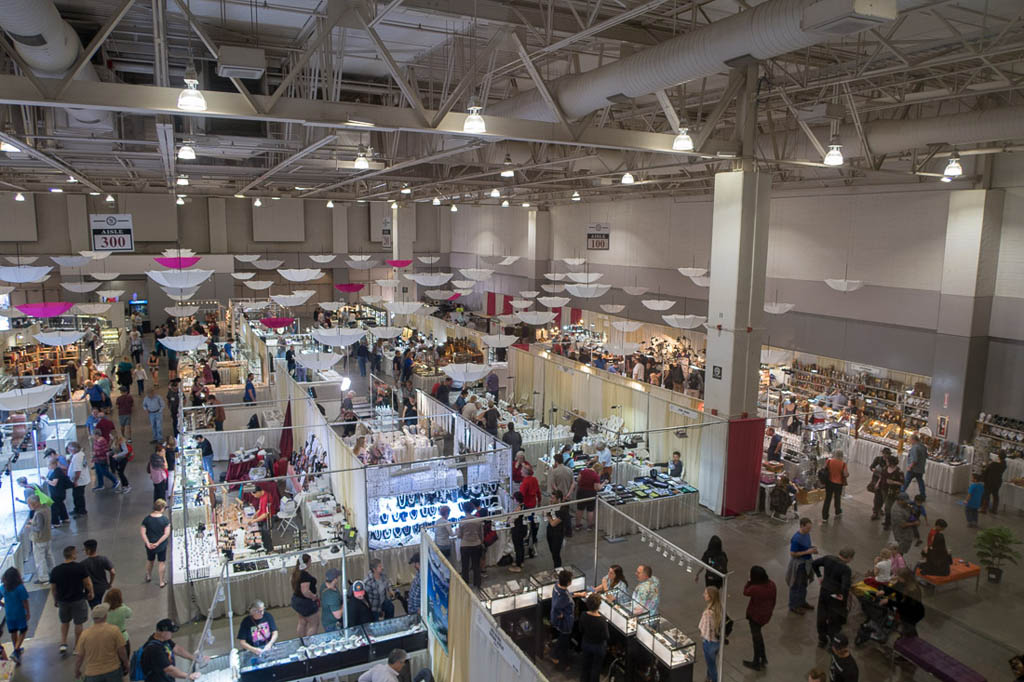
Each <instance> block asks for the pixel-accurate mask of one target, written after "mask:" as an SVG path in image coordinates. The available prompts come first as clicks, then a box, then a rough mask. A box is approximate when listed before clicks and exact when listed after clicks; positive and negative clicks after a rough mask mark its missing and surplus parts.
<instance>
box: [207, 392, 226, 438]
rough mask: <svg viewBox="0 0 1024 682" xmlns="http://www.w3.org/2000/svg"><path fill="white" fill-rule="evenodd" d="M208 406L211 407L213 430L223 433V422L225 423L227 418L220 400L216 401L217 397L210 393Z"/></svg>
mask: <svg viewBox="0 0 1024 682" xmlns="http://www.w3.org/2000/svg"><path fill="white" fill-rule="evenodd" d="M209 404H210V405H213V430H214V431H223V430H224V422H225V421H227V418H228V415H227V412H226V411H225V410H224V406H223V405H222V404H221V402H220V400H218V399H217V396H215V395H213V394H212V393H211V394H210V401H209Z"/></svg>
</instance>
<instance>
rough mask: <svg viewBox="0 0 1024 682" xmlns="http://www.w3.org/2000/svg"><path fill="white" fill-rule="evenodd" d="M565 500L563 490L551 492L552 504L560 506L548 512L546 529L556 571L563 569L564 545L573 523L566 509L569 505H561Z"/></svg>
mask: <svg viewBox="0 0 1024 682" xmlns="http://www.w3.org/2000/svg"><path fill="white" fill-rule="evenodd" d="M563 500H564V498H563V497H562V491H561V490H557V489H555V490H552V491H551V504H557V505H560V506H559V507H558V508H557V509H555V510H553V511H552V510H550V509H549V510H548V513H547V517H548V525H547V528H546V529H545V535H546V537H547V541H548V549H549V550H550V551H551V561H552V563H553V564H554V567H555V569H556V570H557V569H559V568H561V567H562V543H563V542H565V530H566V528H567V527H568V525H569V524H570V523H572V517H570V516H569V510H568V509H567V508H566V506H567V505H564V504H561V503H562V501H563Z"/></svg>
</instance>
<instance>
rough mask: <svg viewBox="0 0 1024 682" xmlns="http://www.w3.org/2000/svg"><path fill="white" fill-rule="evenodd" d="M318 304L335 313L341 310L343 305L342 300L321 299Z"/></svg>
mask: <svg viewBox="0 0 1024 682" xmlns="http://www.w3.org/2000/svg"><path fill="white" fill-rule="evenodd" d="M317 305H318V306H320V307H321V308H323V309H324V310H328V311H330V312H332V313H336V312H338V311H339V310H341V308H342V306H344V305H345V302H344V301H321V302H319V303H317Z"/></svg>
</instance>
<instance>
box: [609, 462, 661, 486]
mask: <svg viewBox="0 0 1024 682" xmlns="http://www.w3.org/2000/svg"><path fill="white" fill-rule="evenodd" d="M651 469H657V470H659V471H664V467H660V466H658V465H657V464H651V465H645V464H639V463H637V462H636V461H630V460H626V459H623V460H619V461H617V462H612V483H613V484H614V485H623V484H625V483H628V482H629V481H632V480H633V479H634V478H640V477H642V476H647V475H648V474H649V473H651Z"/></svg>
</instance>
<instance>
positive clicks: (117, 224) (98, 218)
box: [89, 213, 135, 251]
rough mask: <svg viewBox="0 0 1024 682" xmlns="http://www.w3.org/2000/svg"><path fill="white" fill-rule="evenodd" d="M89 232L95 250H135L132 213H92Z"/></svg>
mask: <svg viewBox="0 0 1024 682" xmlns="http://www.w3.org/2000/svg"><path fill="white" fill-rule="evenodd" d="M89 234H90V236H91V237H92V249H93V251H134V250H135V230H134V228H133V226H132V215H131V213H90V214H89Z"/></svg>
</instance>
